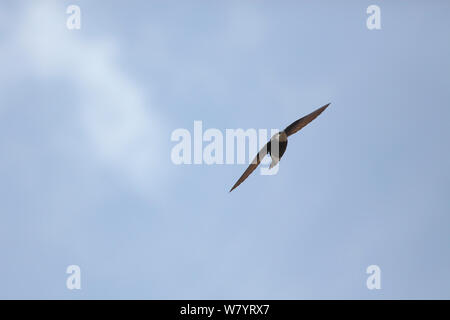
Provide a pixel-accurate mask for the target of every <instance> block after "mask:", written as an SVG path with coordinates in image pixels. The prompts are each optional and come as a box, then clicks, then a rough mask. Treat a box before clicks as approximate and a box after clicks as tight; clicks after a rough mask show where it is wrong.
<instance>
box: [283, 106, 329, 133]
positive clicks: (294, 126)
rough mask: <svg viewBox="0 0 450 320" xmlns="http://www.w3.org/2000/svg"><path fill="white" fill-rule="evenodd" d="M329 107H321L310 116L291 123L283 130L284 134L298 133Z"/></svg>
mask: <svg viewBox="0 0 450 320" xmlns="http://www.w3.org/2000/svg"><path fill="white" fill-rule="evenodd" d="M329 105H330V104H326V105H324V106H323V107H321V108H319V109H317V110H315V111H313V112H311V113H310V114H308V115H306V116H304V117H303V118H300V119H298V120H297V121H294V122H293V123H291V124H290V125H288V126H287V127H286V129H284V132H286V134H287V135H288V136H291V135H293V134H294V133H296V132H297V131H299V130H300V129H302V128H303V127H305V126H306V125H307V124H308V123H310V122H311V121H313V120H314V119H315V118H317V117H318V116H319V114H321V113H322V112H323V111H324V110H325V109H326V108H327V107H328V106H329Z"/></svg>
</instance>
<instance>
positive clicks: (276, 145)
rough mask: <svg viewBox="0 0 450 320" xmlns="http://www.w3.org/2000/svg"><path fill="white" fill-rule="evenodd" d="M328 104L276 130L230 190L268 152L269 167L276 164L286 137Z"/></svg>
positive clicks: (285, 145)
mask: <svg viewBox="0 0 450 320" xmlns="http://www.w3.org/2000/svg"><path fill="white" fill-rule="evenodd" d="M329 105H330V104H329V103H328V104H326V105H324V106H323V107H320V108H319V109H317V110H315V111H313V112H311V113H310V114H308V115H306V116H304V117H303V118H300V119H298V120H297V121H294V122H292V123H291V124H290V125H288V126H287V127H286V128H285V129H284V130H283V131H281V132H278V133H276V134H274V135H273V137H272V138H271V139H270V141H269V142H267V143H266V145H265V146H264V147H263V148H262V149H261V150H260V151H259V152H258V154H257V155H256V157H255V158H254V159H253V161H252V162H251V163H250V165H249V166H248V168H247V170H245V172H244V173H243V174H242V176H241V177H240V178H239V180H238V181H237V182H236V183H235V184H234V186H233V188H231V190H230V192H231V191H233V190H234V189H236V188H237V187H238V186H239V185H240V184H241V183H242V182H244V181H245V179H247V178H248V176H249V175H250V174H251V173H252V172H253V171H255V169H256V168H257V167H258V165H259V164H260V163H261V160H262V159H263V158H264V157H265V156H266V155H267V154H270V157H271V158H272V162H271V163H270V167H269V168H270V169H272V168H273V167H274V166H276V165H277V163H278V162H279V161H280V159H281V157H282V156H283V154H284V152H285V151H286V148H287V144H288V137H289V136H291V135H293V134H294V133H296V132H297V131H299V130H301V129H302V128H303V127H305V126H306V125H307V124H308V123H310V122H311V121H313V120H314V119H315V118H317V117H318V116H319V114H321V113H322V112H323V111H324V110H325V109H326V108H328V106H329Z"/></svg>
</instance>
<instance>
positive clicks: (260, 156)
mask: <svg viewBox="0 0 450 320" xmlns="http://www.w3.org/2000/svg"><path fill="white" fill-rule="evenodd" d="M269 144H270V141H269V142H267V143H266V145H265V146H264V147H263V148H262V149H261V150H260V151H259V152H258V154H257V155H256V157H255V158H254V159H253V161H252V163H250V165H249V166H248V168H247V170H245V171H244V173H243V174H242V176H241V177H240V178H239V180H238V181H237V182H236V183H235V184H234V186H233V188H231V190H230V192H231V191H233V190H234V189H236V188H237V187H238V186H239V185H240V184H241V183H242V182H244V180H245V179H247V177H248V176H249V175H250V174H251V173H252V172H253V171H255V169H256V168H257V167H258V166H259V164H260V163H261V160H262V159H263V158H264V157H265V156H266V154H267V150H268V148H269Z"/></svg>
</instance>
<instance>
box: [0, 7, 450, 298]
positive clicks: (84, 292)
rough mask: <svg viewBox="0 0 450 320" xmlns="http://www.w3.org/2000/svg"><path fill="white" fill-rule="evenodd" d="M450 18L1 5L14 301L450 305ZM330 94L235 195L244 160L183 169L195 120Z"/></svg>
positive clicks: (266, 110)
mask: <svg viewBox="0 0 450 320" xmlns="http://www.w3.org/2000/svg"><path fill="white" fill-rule="evenodd" d="M69 4H77V5H79V6H80V7H81V11H82V26H81V30H75V31H69V30H67V29H66V18H67V15H66V13H65V10H66V7H67V6H68V5H69ZM371 4H377V5H379V6H380V8H381V19H382V21H381V24H382V29H381V30H378V31H369V30H368V29H367V28H366V18H367V14H366V8H367V7H368V6H369V5H371ZM449 12H450V2H448V1H443V0H442V1H339V2H338V1H320V2H319V1H316V2H313V1H281V2H280V1H249V0H248V1H164V2H162V1H108V4H107V5H106V2H105V1H82V0H73V1H56V0H55V1H45V0H41V1H34V0H33V1H8V0H6V1H2V2H1V3H0V70H1V71H0V84H1V85H0V151H1V153H0V154H1V156H0V194H1V195H2V197H1V201H0V298H43V299H46V298H62V299H79V298H88V299H89V298H149V299H166V298H187V299H190V298H192V299H194V298H207V299H212V298H236V299H241V298H267V299H303V298H356V299H372V298H373V299H379V298H425V299H427V298H447V299H448V298H450V273H449V270H450V250H449V244H450V198H449V196H448V194H449V191H450V168H449V163H450V151H449V148H448V143H449V138H450V126H449V123H450V122H449V121H450V107H449V101H450V90H449V88H450V59H449V57H450V42H449V41H448V37H449V32H450V19H448V13H449ZM328 102H331V103H332V104H331V106H330V108H329V109H328V110H326V112H324V113H323V114H322V115H321V116H320V117H319V118H318V119H317V120H315V121H314V122H313V123H312V124H311V125H310V126H308V127H307V128H305V129H304V130H303V131H301V133H300V134H298V135H295V136H293V137H292V139H290V141H289V147H288V150H287V152H286V156H285V158H283V160H282V162H281V165H280V170H279V173H278V174H277V175H274V176H261V175H258V174H255V175H253V176H251V177H250V178H249V179H248V180H247V181H245V183H244V184H242V185H241V186H240V187H239V188H238V189H236V190H235V191H233V193H231V194H230V193H228V190H229V189H230V187H231V186H232V185H233V184H234V182H235V180H236V179H237V178H238V177H239V176H240V174H241V173H242V172H243V170H244V169H245V166H244V165H213V166H206V165H203V166H194V165H191V166H188V165H186V166H175V165H173V164H172V162H171V160H170V150H171V148H172V147H173V146H174V143H173V142H171V141H170V135H171V132H172V131H173V130H174V129H177V128H187V129H189V130H192V127H193V123H194V120H202V121H203V126H204V127H205V128H218V129H220V130H223V131H224V130H225V129H226V128H266V129H270V128H283V127H284V126H286V125H287V124H289V123H290V122H291V121H293V120H295V119H297V118H299V117H300V116H303V115H304V114H306V113H309V112H310V111H312V110H314V109H315V108H317V107H319V106H321V105H323V104H325V103H328ZM71 264H76V265H79V266H80V267H81V273H82V289H81V290H80V291H76V290H74V291H69V290H68V289H67V288H66V278H67V275H66V273H65V270H66V267H67V266H68V265H71ZM371 264H376V265H379V266H380V268H381V271H382V279H381V285H382V289H381V290H378V291H376V290H375V291H369V290H368V289H367V288H366V278H367V274H366V273H365V270H366V268H367V266H369V265H371Z"/></svg>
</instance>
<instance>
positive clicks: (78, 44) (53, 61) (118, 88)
mask: <svg viewBox="0 0 450 320" xmlns="http://www.w3.org/2000/svg"><path fill="white" fill-rule="evenodd" d="M23 9H24V10H23V11H22V14H21V15H20V17H19V18H18V21H16V25H17V27H16V29H15V30H13V33H14V36H13V37H11V39H13V40H12V41H14V42H16V43H14V44H9V45H12V46H15V47H16V48H17V49H16V50H17V51H20V52H16V53H14V52H13V54H20V55H25V58H26V60H27V62H29V63H30V66H31V70H28V69H26V68H24V69H22V70H23V72H25V70H26V71H27V72H32V73H34V74H36V75H37V76H38V77H43V78H56V77H58V78H60V77H63V78H64V79H66V80H67V81H68V82H69V83H70V84H73V86H74V90H75V91H76V92H77V93H78V94H79V99H80V100H79V101H80V106H79V107H80V109H79V112H80V119H81V121H82V122H83V123H82V124H83V128H84V129H85V132H86V137H87V139H88V141H89V143H90V144H91V147H92V152H93V154H94V155H95V159H96V160H97V161H99V162H100V163H101V164H102V165H106V166H108V167H109V168H111V169H112V171H113V172H118V173H120V174H121V175H122V176H123V177H125V178H126V179H129V182H131V183H132V184H134V185H135V186H137V187H138V189H141V190H142V189H144V190H147V189H148V188H151V187H152V182H151V181H152V178H153V180H155V179H154V178H155V176H156V175H157V174H161V169H160V165H161V164H160V163H158V161H159V160H158V159H159V158H158V157H155V152H154V150H159V149H160V144H161V143H162V140H163V139H157V137H158V136H159V137H160V134H159V133H160V132H161V127H162V122H161V119H160V117H159V116H158V114H157V113H156V112H155V111H154V110H152V108H151V107H149V100H148V97H147V96H146V94H145V93H144V92H143V90H142V89H141V88H139V86H138V85H137V83H135V82H134V81H133V80H132V79H131V78H130V77H129V76H127V75H126V74H125V73H124V72H123V71H122V70H121V68H120V66H119V65H118V63H117V59H116V58H115V56H116V52H117V50H116V44H115V43H114V42H113V41H111V40H110V39H109V38H108V41H104V40H99V41H92V40H88V39H87V38H86V34H85V35H83V33H87V31H85V30H83V24H82V26H81V30H68V29H67V28H66V19H67V17H68V16H67V15H66V13H65V8H64V7H63V6H60V5H58V4H57V3H55V2H41V1H39V2H37V1H36V2H28V3H27V7H24V8H23ZM81 9H82V10H83V8H81ZM24 77H26V75H24Z"/></svg>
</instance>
